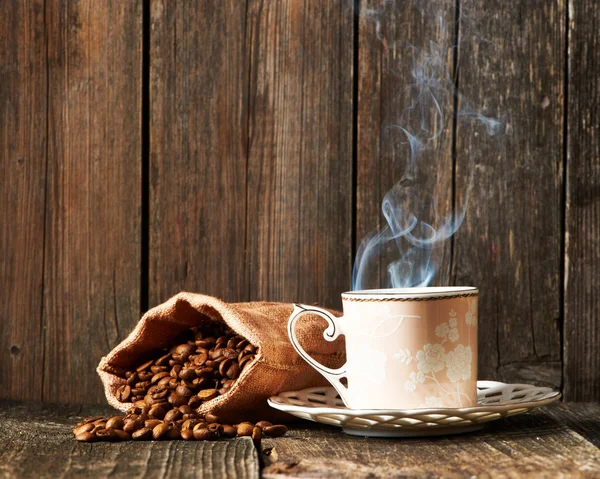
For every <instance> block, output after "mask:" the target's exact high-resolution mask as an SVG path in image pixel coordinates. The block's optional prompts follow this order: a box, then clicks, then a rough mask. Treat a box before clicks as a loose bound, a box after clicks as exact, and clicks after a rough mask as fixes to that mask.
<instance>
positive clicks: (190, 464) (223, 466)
mask: <svg viewBox="0 0 600 479" xmlns="http://www.w3.org/2000/svg"><path fill="white" fill-rule="evenodd" d="M113 413H114V410H112V412H111V409H110V408H106V407H95V408H94V407H89V406H84V407H74V406H70V407H66V406H57V405H45V406H41V405H38V404H31V403H27V404H15V403H0V425H1V426H2V438H3V440H2V441H0V477H6V478H9V477H22V478H29V477H31V478H55V477H56V478H58V477H62V478H66V477H86V478H95V477H107V476H110V477H116V478H142V477H143V478H167V477H198V478H205V479H208V478H244V479H246V478H248V479H257V478H258V477H259V464H258V455H257V452H256V448H255V447H254V445H253V444H252V441H251V439H250V438H247V437H244V438H237V439H233V440H228V441H219V442H213V441H211V442H184V441H147V442H134V441H129V442H123V443H94V444H85V443H78V442H76V441H75V440H74V439H73V434H72V429H73V425H74V424H75V423H76V422H77V421H79V420H80V419H81V417H85V416H93V415H112V414H113Z"/></svg>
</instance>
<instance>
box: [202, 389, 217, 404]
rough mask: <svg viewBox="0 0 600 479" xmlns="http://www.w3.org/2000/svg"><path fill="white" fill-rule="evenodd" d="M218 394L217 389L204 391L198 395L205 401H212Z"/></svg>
mask: <svg viewBox="0 0 600 479" xmlns="http://www.w3.org/2000/svg"><path fill="white" fill-rule="evenodd" d="M217 394H218V392H217V390H216V389H203V390H202V391H200V392H199V393H198V394H197V396H198V397H199V398H200V399H202V400H203V401H210V400H211V399H214V398H216V397H217Z"/></svg>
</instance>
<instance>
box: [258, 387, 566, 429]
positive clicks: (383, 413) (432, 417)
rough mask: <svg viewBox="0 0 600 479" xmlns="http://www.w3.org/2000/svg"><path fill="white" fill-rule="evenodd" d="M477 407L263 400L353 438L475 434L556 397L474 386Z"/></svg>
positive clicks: (313, 391)
mask: <svg viewBox="0 0 600 479" xmlns="http://www.w3.org/2000/svg"><path fill="white" fill-rule="evenodd" d="M477 389H478V394H477V403H478V405H477V406H474V407H467V408H459V409H450V408H442V409H395V410H383V409H348V408H347V407H346V406H345V405H344V403H343V402H342V400H341V399H340V398H339V396H338V394H337V392H336V390H335V389H333V388H332V387H319V388H308V389H303V390H302V391H290V392H284V393H280V394H278V395H277V396H272V397H271V398H269V400H268V403H269V405H270V406H271V407H274V408H275V409H279V410H280V411H285V412H287V413H289V414H292V415H294V416H296V417H299V418H302V419H308V420H309V421H315V422H319V423H322V424H329V425H332V426H340V427H342V428H343V430H344V432H345V433H347V434H351V435H353V436H371V437H419V436H440V435H446V434H460V433H464V432H471V431H477V430H479V429H481V428H482V427H483V424H484V423H486V422H489V421H494V420H496V419H501V418H503V417H508V416H515V415H517V414H523V413H526V412H528V411H531V410H532V409H535V408H538V407H540V406H545V405H547V404H550V403H551V402H554V401H557V400H558V399H559V398H560V393H559V392H558V391H553V390H552V389H551V388H545V387H536V386H532V385H529V384H505V383H500V382H496V381H477Z"/></svg>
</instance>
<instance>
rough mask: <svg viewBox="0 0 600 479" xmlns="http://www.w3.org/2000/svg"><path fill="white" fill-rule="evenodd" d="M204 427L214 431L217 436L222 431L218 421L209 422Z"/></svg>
mask: <svg viewBox="0 0 600 479" xmlns="http://www.w3.org/2000/svg"><path fill="white" fill-rule="evenodd" d="M206 429H208V430H209V431H212V432H213V433H215V434H216V435H217V436H221V433H222V432H223V426H222V425H221V424H218V423H216V422H215V423H212V424H209V425H208V426H207V427H206Z"/></svg>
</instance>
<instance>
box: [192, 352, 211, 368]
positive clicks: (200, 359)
mask: <svg viewBox="0 0 600 479" xmlns="http://www.w3.org/2000/svg"><path fill="white" fill-rule="evenodd" d="M207 359H208V354H206V353H201V354H199V355H197V356H196V357H195V358H194V361H193V362H194V365H196V366H203V365H204V363H206V360H207Z"/></svg>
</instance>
